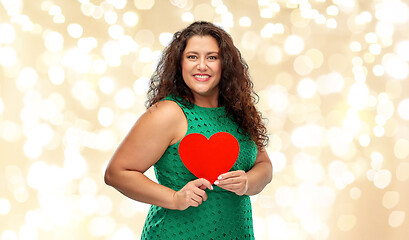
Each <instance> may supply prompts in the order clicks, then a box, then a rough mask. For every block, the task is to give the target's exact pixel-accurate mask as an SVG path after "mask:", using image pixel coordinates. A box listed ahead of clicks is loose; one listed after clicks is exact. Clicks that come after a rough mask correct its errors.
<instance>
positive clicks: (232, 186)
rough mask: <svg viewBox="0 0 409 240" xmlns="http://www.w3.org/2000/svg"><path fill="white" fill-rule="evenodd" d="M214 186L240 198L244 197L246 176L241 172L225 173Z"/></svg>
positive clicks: (246, 186) (246, 185)
mask: <svg viewBox="0 0 409 240" xmlns="http://www.w3.org/2000/svg"><path fill="white" fill-rule="evenodd" d="M214 184H215V185H217V186H219V187H221V188H223V189H226V190H227V191H230V192H234V193H235V194H237V195H239V196H241V195H244V194H245V193H246V192H247V189H248V179H247V174H246V172H245V171H243V170H237V171H231V172H227V173H224V174H222V175H220V176H219V178H218V180H216V181H215V182H214Z"/></svg>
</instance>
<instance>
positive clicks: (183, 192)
mask: <svg viewBox="0 0 409 240" xmlns="http://www.w3.org/2000/svg"><path fill="white" fill-rule="evenodd" d="M206 188H208V189H210V190H213V187H212V184H211V183H210V182H209V181H207V180H206V179H204V178H199V179H196V180H194V181H191V182H188V183H187V184H186V185H185V186H184V187H183V188H182V189H180V190H179V191H177V192H175V193H174V194H173V199H174V202H175V209H178V210H185V209H187V208H188V207H190V206H192V207H197V206H199V205H200V204H202V202H203V201H206V199H207V194H206V192H205V191H204V190H205V189H206Z"/></svg>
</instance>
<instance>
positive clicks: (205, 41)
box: [182, 36, 222, 107]
mask: <svg viewBox="0 0 409 240" xmlns="http://www.w3.org/2000/svg"><path fill="white" fill-rule="evenodd" d="M221 71H222V69H221V62H220V59H219V46H218V44H217V42H216V40H215V39H214V38H213V37H210V36H193V37H192V38H191V39H190V40H189V41H188V44H187V45H186V49H185V51H184V52H183V59H182V76H183V80H184V81H185V83H186V85H187V86H188V87H189V88H190V90H191V91H192V93H193V96H194V99H195V102H196V104H197V105H199V106H202V107H217V106H218V94H219V88H218V85H219V82H220V77H221ZM210 99H211V100H213V102H206V101H207V100H210Z"/></svg>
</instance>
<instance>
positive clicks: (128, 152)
mask: <svg viewBox="0 0 409 240" xmlns="http://www.w3.org/2000/svg"><path fill="white" fill-rule="evenodd" d="M186 130H187V122H186V118H185V116H184V114H183V111H182V110H181V109H180V108H179V106H177V104H176V103H174V102H171V101H163V102H159V103H158V104H156V105H155V106H152V107H151V108H150V109H148V111H147V112H145V113H144V114H143V115H142V116H141V117H140V118H139V119H138V121H137V122H136V123H135V125H134V126H133V128H132V129H131V131H130V132H129V134H128V135H127V136H126V137H125V139H124V140H123V142H122V143H121V144H120V146H119V147H118V149H117V150H116V152H115V154H114V155H113V157H112V159H111V161H110V162H109V164H108V167H107V169H106V172H105V183H106V184H108V185H110V186H112V187H114V188H116V189H117V190H118V191H119V192H121V193H122V194H124V195H125V196H127V197H129V198H132V199H134V200H137V201H140V202H144V203H149V204H153V205H157V206H160V207H164V208H169V209H180V210H183V209H186V208H187V207H189V206H198V205H200V204H201V203H202V201H204V200H206V198H207V196H206V193H205V191H204V190H203V189H205V188H211V184H210V183H209V182H208V181H207V180H204V179H197V180H195V181H192V182H190V183H188V184H186V186H185V187H184V188H182V189H181V190H180V191H178V192H175V191H174V190H172V189H170V188H168V187H165V186H163V185H160V184H158V183H156V182H154V181H152V180H150V179H149V178H148V177H146V176H145V175H144V172H145V171H146V170H147V169H149V168H150V167H151V166H152V165H153V164H155V163H156V162H157V161H158V160H159V159H160V157H161V156H162V154H163V153H164V152H165V150H166V148H167V147H168V146H169V145H171V144H173V143H176V142H177V141H178V140H179V139H180V138H182V137H183V136H184V134H185V133H186Z"/></svg>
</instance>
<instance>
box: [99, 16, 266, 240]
mask: <svg viewBox="0 0 409 240" xmlns="http://www.w3.org/2000/svg"><path fill="white" fill-rule="evenodd" d="M252 87H253V84H252V82H251V80H250V77H249V75H248V67H247V64H246V63H245V62H244V60H243V59H242V58H241V55H240V52H239V51H238V50H237V48H236V47H235V46H234V44H233V41H232V39H231V37H230V36H229V35H228V34H227V33H226V32H225V31H224V30H223V29H221V28H219V27H216V26H215V25H213V24H211V23H208V22H195V23H192V24H191V25H190V26H188V27H187V28H186V29H184V30H183V31H181V32H177V33H175V35H174V38H173V40H172V42H171V43H170V45H169V46H168V48H167V49H165V51H164V53H163V57H162V59H161V60H160V62H159V64H158V67H157V69H156V72H155V74H154V75H153V76H152V78H151V85H150V89H149V99H148V107H149V108H148V111H147V112H146V113H144V114H143V115H142V116H141V117H140V118H139V119H138V121H137V122H136V123H135V125H134V127H133V128H132V130H131V131H130V133H129V134H128V136H127V137H126V138H125V139H124V141H123V142H122V144H121V145H120V146H119V147H118V149H117V151H116V153H115V154H114V156H113V157H112V159H111V161H110V163H109V165H108V167H107V170H106V173H105V182H106V183H107V184H108V185H111V186H113V187H115V188H116V189H117V190H118V191H120V192H121V193H123V194H124V195H126V196H128V197H130V198H132V199H135V200H137V201H141V202H145V203H149V204H152V207H151V208H150V210H149V213H148V216H147V219H146V222H145V225H144V229H143V232H142V239H204V238H206V239H254V232H253V220H252V208H251V202H250V198H249V195H255V194H258V193H260V192H261V191H262V190H263V189H264V187H265V186H266V185H267V184H268V183H269V182H270V181H271V179H272V165H271V162H270V159H269V157H268V155H267V153H266V151H265V150H264V146H265V144H266V142H267V135H266V128H265V126H264V125H263V124H262V122H261V115H260V114H259V113H258V112H257V110H256V108H255V105H254V104H255V96H256V95H255V93H254V91H253V88H252ZM198 139H199V140H200V141H199V140H198ZM196 154H200V155H201V156H196ZM204 156H206V157H204ZM203 165H206V168H205V167H202V166H203ZM208 165H212V166H208ZM151 166H154V169H155V174H156V178H157V180H158V183H155V182H153V181H152V180H150V179H149V178H147V177H146V176H145V175H144V172H145V171H146V170H147V169H149V168H150V167H151ZM225 166H227V167H225ZM206 169H209V170H206ZM215 169H221V170H220V171H216V172H215V171H214V170H215ZM209 176H210V177H209Z"/></svg>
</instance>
